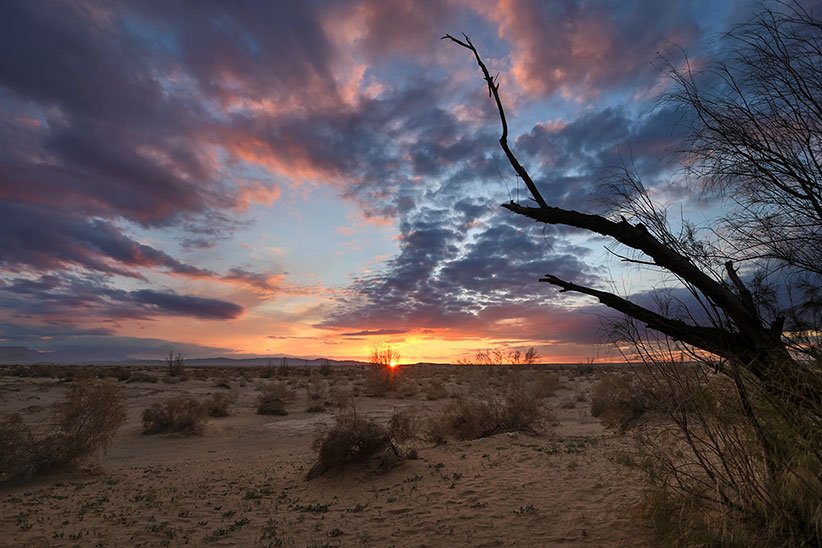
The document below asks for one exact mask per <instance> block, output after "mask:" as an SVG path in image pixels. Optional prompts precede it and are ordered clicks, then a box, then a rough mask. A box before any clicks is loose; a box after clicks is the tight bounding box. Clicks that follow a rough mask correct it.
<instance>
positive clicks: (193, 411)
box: [142, 397, 208, 436]
mask: <svg viewBox="0 0 822 548" xmlns="http://www.w3.org/2000/svg"><path fill="white" fill-rule="evenodd" d="M207 413H208V408H207V406H206V405H203V403H201V402H199V401H197V400H196V399H194V398H182V397H181V398H171V399H168V400H165V401H164V402H162V403H155V404H154V405H152V406H151V407H149V408H148V409H146V410H145V411H143V416H142V418H143V434H161V433H166V432H174V433H178V434H184V435H189V436H190V435H200V434H202V433H203V426H204V425H205V418H206V415H207Z"/></svg>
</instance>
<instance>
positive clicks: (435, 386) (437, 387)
mask: <svg viewBox="0 0 822 548" xmlns="http://www.w3.org/2000/svg"><path fill="white" fill-rule="evenodd" d="M448 396H449V393H448V389H447V388H446V387H445V384H444V383H443V382H442V381H441V380H440V379H431V380H429V381H428V385H427V386H426V387H425V399H427V400H442V399H445V398H447V397H448Z"/></svg>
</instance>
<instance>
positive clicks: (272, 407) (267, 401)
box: [257, 381, 291, 415]
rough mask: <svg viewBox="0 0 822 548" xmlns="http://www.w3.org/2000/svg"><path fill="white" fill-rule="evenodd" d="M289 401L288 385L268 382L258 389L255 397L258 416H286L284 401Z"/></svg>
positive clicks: (280, 382) (279, 382) (281, 382)
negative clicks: (257, 394) (258, 393)
mask: <svg viewBox="0 0 822 548" xmlns="http://www.w3.org/2000/svg"><path fill="white" fill-rule="evenodd" d="M289 399H291V392H290V390H289V389H288V385H287V384H286V383H284V382H283V381H276V382H269V383H266V384H264V385H262V386H261V387H260V395H259V396H257V414H258V415H287V414H288V412H287V411H286V409H285V404H286V401H287V400H289Z"/></svg>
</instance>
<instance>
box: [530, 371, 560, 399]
mask: <svg viewBox="0 0 822 548" xmlns="http://www.w3.org/2000/svg"><path fill="white" fill-rule="evenodd" d="M533 390H534V394H535V395H536V396H537V397H539V398H550V397H551V396H553V395H555V394H556V392H557V390H559V376H557V375H556V374H554V373H538V374H537V375H535V378H534V379H533Z"/></svg>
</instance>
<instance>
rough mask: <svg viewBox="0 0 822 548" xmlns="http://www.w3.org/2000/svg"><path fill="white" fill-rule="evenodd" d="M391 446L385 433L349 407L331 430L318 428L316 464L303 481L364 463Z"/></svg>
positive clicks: (384, 429) (383, 428) (315, 446)
mask: <svg viewBox="0 0 822 548" xmlns="http://www.w3.org/2000/svg"><path fill="white" fill-rule="evenodd" d="M390 445H391V435H390V433H389V431H388V430H387V429H386V428H385V427H383V426H380V425H379V424H377V423H376V422H374V421H372V420H370V419H367V418H365V417H363V416H361V415H360V414H359V413H357V410H356V408H352V409H350V410H349V411H346V412H345V413H340V414H339V415H337V420H336V423H335V424H334V426H333V427H331V429H328V430H325V429H321V430H320V431H319V432H318V434H317V437H316V438H315V439H314V444H313V448H314V450H315V451H317V463H316V464H315V465H314V466H312V467H311V470H309V471H308V475H307V479H313V478H316V477H317V476H320V475H322V474H324V473H325V472H327V471H329V470H331V469H334V468H341V467H343V466H346V465H348V464H351V463H355V462H361V461H364V460H366V459H368V458H370V457H372V456H374V455H376V454H377V453H379V452H380V451H384V450H386V449H388V448H389V446H390Z"/></svg>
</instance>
